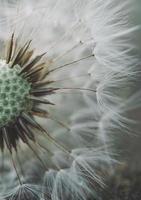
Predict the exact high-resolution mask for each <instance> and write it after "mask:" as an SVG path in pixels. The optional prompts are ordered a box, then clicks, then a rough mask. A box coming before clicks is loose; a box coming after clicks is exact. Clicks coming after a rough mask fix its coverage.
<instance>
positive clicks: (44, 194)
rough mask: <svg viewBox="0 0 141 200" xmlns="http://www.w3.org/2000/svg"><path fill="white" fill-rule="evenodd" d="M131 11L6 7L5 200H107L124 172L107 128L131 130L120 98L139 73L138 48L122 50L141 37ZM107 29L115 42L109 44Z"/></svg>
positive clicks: (1, 37)
mask: <svg viewBox="0 0 141 200" xmlns="http://www.w3.org/2000/svg"><path fill="white" fill-rule="evenodd" d="M126 3H127V2H126ZM126 3H121V6H119V5H117V4H116V2H115V1H114V0H113V1H111V0H110V1H107V2H104V1H103V0H100V1H93V2H92V1H87V5H85V4H86V2H85V1H83V0H81V1H79V2H78V1H75V0H72V1H70V2H68V1H65V0H58V1H56V0H53V1H51V0H47V1H44V0H42V1H40V2H39V1H36V0H32V1H30V2H29V1H26V0H22V1H3V0H1V1H0V5H1V8H0V25H1V30H0V43H1V46H0V149H1V168H0V173H1V178H0V196H1V198H3V199H6V200H11V199H12V200H23V199H27V200H28V199H30V200H32V199H35V200H38V199H45V200H46V199H51V200H60V199H61V200H66V199H87V198H89V197H92V198H97V197H98V193H97V191H98V188H99V186H100V187H104V183H103V176H104V174H105V173H104V169H105V167H109V164H111V163H113V162H114V160H113V159H112V157H111V153H110V151H109V149H108V142H109V136H108V135H107V126H108V128H109V127H110V128H111V127H112V126H114V125H115V123H114V122H115V121H116V122H117V124H118V125H117V126H118V127H119V125H121V126H122V124H120V119H121V115H120V114H121V113H120V110H121V109H122V107H123V104H122V98H121V95H119V93H117V94H116V95H115V93H114V92H113V88H114V89H115V88H119V87H121V85H122V84H124V83H125V84H127V79H128V78H127V77H126V76H127V75H130V76H131V75H133V74H134V72H133V70H132V68H131V67H130V66H131V64H133V62H134V63H137V60H133V62H132V63H130V65H129V58H130V56H128V53H129V52H127V51H126V48H125V47H127V46H128V45H129V44H128V45H127V46H126V44H127V43H125V44H123V46H122V47H121V46H120V45H121V40H120V38H122V37H123V38H124V36H125V35H127V36H128V33H129V35H130V33H131V34H132V31H133V30H134V29H133V28H131V29H130V28H129V29H126V28H127V27H128V26H126V25H124V24H126V17H127V13H126V12H124V9H123V8H124V7H125V6H126V5H127V4H126ZM109 7H110V8H112V9H111V10H112V11H110V12H109V13H108V12H107V9H110V8H109ZM103 11H104V12H105V15H106V13H107V15H106V16H105V19H103V17H104V16H103V14H102V12H103ZM122 12H123V15H125V18H123V19H122V17H121V13H122ZM66 13H67V14H66ZM114 14H116V15H115V16H113V15H114ZM109 23H111V24H110V25H109ZM119 25H120V26H121V30H119V29H118V28H119ZM111 26H112V27H111ZM101 27H102V28H103V31H105V34H106V33H109V32H111V34H112V37H111V38H112V39H111V38H110V37H108V36H107V38H106V36H105V37H103V36H101V37H100V34H99V33H100V31H101V29H102V28H101ZM106 27H107V28H106ZM122 28H123V29H122ZM106 30H107V31H106ZM94 32H95V33H94ZM109 38H110V39H109ZM115 38H116V39H117V43H116V45H115V46H116V48H115V49H114V48H113V46H112V48H111V49H112V50H111V49H110V48H108V45H109V43H110V44H112V43H111V41H115V40H114V39H115ZM125 42H126V41H125ZM103 46H106V48H105V49H104V50H103ZM99 49H101V52H99ZM107 50H108V51H107ZM111 52H112V53H111ZM107 53H108V56H107ZM120 56H121V58H120ZM127 60H128V62H127ZM130 60H131V58H130ZM117 66H118V67H117ZM128 66H129V69H127V67H128ZM121 72H122V73H121ZM125 77H126V78H125ZM131 77H132V76H131ZM111 88H112V90H111ZM105 116H106V117H105ZM112 116H114V119H115V121H114V120H113V121H112V120H111V118H112ZM122 120H123V118H122ZM105 122H106V123H105ZM107 122H108V123H107ZM107 124H108V125H107ZM109 124H110V125H109ZM114 127H115V126H114ZM102 174H103V176H102Z"/></svg>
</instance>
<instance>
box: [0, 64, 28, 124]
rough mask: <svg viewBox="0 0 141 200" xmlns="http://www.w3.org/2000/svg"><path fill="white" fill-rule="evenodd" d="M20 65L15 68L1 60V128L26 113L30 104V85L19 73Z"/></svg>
mask: <svg viewBox="0 0 141 200" xmlns="http://www.w3.org/2000/svg"><path fill="white" fill-rule="evenodd" d="M19 71H20V67H19V66H18V65H16V66H14V67H13V68H9V66H8V65H7V64H6V63H5V61H3V60H0V127H2V126H4V125H7V124H8V123H9V122H12V121H14V120H15V118H16V117H18V116H19V115H20V114H21V112H22V111H26V110H27V109H28V108H29V106H30V102H29V100H28V99H27V95H29V91H30V88H31V86H30V84H29V83H28V82H27V80H26V79H24V78H22V76H20V75H19V74H18V73H19Z"/></svg>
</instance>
